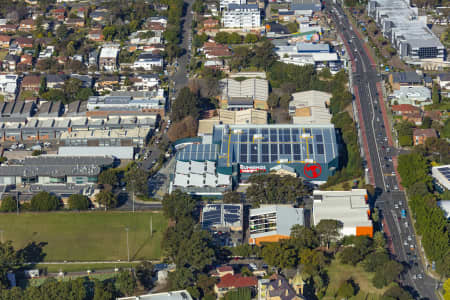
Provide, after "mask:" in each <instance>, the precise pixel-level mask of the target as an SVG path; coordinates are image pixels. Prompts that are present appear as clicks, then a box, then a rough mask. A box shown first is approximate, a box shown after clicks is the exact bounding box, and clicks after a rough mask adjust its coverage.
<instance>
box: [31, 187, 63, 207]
mask: <svg viewBox="0 0 450 300" xmlns="http://www.w3.org/2000/svg"><path fill="white" fill-rule="evenodd" d="M59 206H60V201H59V199H58V197H56V196H55V195H51V194H49V193H47V192H44V191H42V192H39V193H37V194H36V195H34V196H33V197H32V198H31V210H33V211H51V210H57V209H58V208H59Z"/></svg>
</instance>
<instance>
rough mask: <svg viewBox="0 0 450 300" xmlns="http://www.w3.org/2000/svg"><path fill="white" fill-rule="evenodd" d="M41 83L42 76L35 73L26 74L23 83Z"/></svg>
mask: <svg viewBox="0 0 450 300" xmlns="http://www.w3.org/2000/svg"><path fill="white" fill-rule="evenodd" d="M40 84H41V78H40V77H39V76H35V75H28V76H25V77H24V78H23V80H22V85H28V86H29V85H34V86H36V85H37V86H39V85H40Z"/></svg>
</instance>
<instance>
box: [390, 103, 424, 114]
mask: <svg viewBox="0 0 450 300" xmlns="http://www.w3.org/2000/svg"><path fill="white" fill-rule="evenodd" d="M391 109H392V113H393V114H394V115H397V116H402V115H404V114H412V113H420V108H419V107H416V106H414V105H411V104H399V105H392V107H391Z"/></svg>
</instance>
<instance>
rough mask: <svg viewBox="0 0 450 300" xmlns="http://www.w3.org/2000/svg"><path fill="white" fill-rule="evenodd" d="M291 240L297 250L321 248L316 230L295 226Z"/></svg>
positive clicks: (292, 229)
mask: <svg viewBox="0 0 450 300" xmlns="http://www.w3.org/2000/svg"><path fill="white" fill-rule="evenodd" d="M291 240H292V243H293V244H295V246H297V248H310V249H314V248H316V247H318V246H319V238H318V235H317V233H316V232H315V230H314V228H308V227H306V226H302V225H299V224H295V225H293V226H292V228H291Z"/></svg>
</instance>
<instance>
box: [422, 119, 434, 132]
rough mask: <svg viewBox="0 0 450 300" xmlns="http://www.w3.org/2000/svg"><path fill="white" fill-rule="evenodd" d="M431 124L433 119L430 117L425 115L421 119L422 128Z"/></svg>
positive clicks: (426, 127) (429, 126)
mask: <svg viewBox="0 0 450 300" xmlns="http://www.w3.org/2000/svg"><path fill="white" fill-rule="evenodd" d="M431 124H433V120H431V118H430V117H428V116H426V117H424V118H423V119H422V128H424V129H428V128H431Z"/></svg>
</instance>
